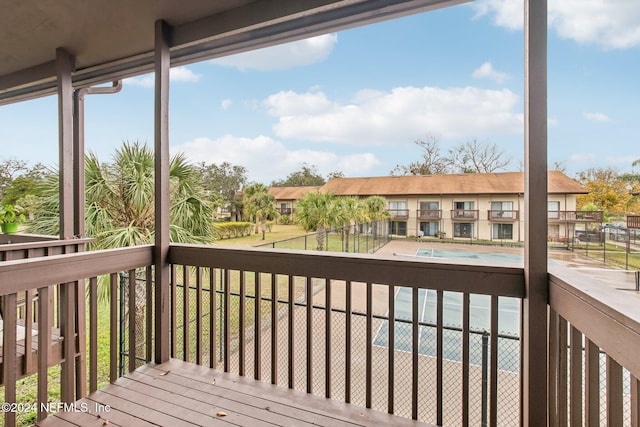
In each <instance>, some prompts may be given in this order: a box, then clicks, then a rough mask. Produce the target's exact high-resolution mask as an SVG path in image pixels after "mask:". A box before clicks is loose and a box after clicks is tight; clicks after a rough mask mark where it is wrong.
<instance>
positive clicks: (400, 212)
mask: <svg viewBox="0 0 640 427" xmlns="http://www.w3.org/2000/svg"><path fill="white" fill-rule="evenodd" d="M387 212H389V214H390V215H391V221H398V220H405V219H409V209H387Z"/></svg>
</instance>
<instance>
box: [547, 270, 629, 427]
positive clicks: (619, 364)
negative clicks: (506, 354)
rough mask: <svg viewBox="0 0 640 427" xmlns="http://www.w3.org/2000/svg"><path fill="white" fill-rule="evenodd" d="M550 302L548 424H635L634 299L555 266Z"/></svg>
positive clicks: (551, 282)
mask: <svg viewBox="0 0 640 427" xmlns="http://www.w3.org/2000/svg"><path fill="white" fill-rule="evenodd" d="M549 301H550V304H549V305H550V321H549V361H550V363H549V384H550V390H549V411H550V412H549V417H550V419H551V420H553V423H552V424H551V425H560V426H561V425H572V426H573V425H576V426H580V425H588V426H597V425H609V426H623V425H624V426H638V425H640V419H639V416H640V387H639V386H640V382H639V381H638V378H640V357H638V355H639V354H640V315H639V314H638V313H639V312H638V305H637V304H638V300H637V298H629V296H628V295H626V294H625V293H623V292H621V291H613V290H612V289H611V288H610V287H608V286H606V285H603V284H602V283H598V282H596V281H595V280H593V279H591V278H589V277H588V276H586V275H582V274H580V273H576V272H575V271H569V270H566V269H563V268H561V267H554V268H553V269H552V272H551V274H550V280H549ZM569 423H570V424H569Z"/></svg>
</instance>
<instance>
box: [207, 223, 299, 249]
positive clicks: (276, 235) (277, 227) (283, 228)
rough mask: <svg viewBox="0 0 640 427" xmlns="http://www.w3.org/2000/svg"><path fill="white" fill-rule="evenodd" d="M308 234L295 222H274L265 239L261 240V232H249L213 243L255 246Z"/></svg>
mask: <svg viewBox="0 0 640 427" xmlns="http://www.w3.org/2000/svg"><path fill="white" fill-rule="evenodd" d="M304 234H308V233H307V232H306V231H304V229H303V228H302V226H300V225H297V224H292V225H281V224H274V225H273V227H272V229H271V231H267V233H266V234H265V240H262V232H259V233H258V234H251V235H250V236H244V237H236V238H234V239H223V240H217V241H215V242H214V243H213V244H214V245H222V246H257V245H262V244H265V243H272V242H276V241H279V240H286V239H291V238H293V237H298V236H302V235H304Z"/></svg>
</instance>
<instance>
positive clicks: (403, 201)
mask: <svg viewBox="0 0 640 427" xmlns="http://www.w3.org/2000/svg"><path fill="white" fill-rule="evenodd" d="M299 189H300V190H299V191H300V193H299V194H300V197H302V196H303V195H304V194H306V193H307V192H309V191H315V190H316V189H317V188H310V187H299ZM270 191H272V194H274V195H275V196H276V199H277V200H278V203H279V205H278V207H279V208H280V209H282V208H283V207H288V206H291V208H293V207H294V206H295V200H297V199H299V198H300V197H297V196H296V195H295V192H293V191H292V192H291V193H288V194H287V193H286V192H287V191H290V190H286V188H281V189H277V188H271V189H270ZM320 191H323V192H331V193H333V194H335V195H337V196H357V197H361V198H365V197H369V196H372V195H379V196H383V197H384V198H385V199H386V200H387V203H388V211H389V213H390V214H391V231H392V234H394V235H398V236H407V237H410V236H432V237H439V236H441V235H444V236H446V237H447V238H449V237H453V238H460V239H482V240H503V241H522V240H524V220H525V219H524V217H523V215H521V213H522V212H524V173H522V172H504V173H489V174H479V173H473V174H453V175H417V176H380V177H369V178H333V179H331V180H330V181H329V182H327V183H326V184H325V185H324V186H322V187H320ZM274 192H278V194H277V195H276V193H274ZM586 193H587V191H586V190H585V188H584V187H583V186H581V185H580V184H579V183H577V182H576V181H574V180H573V179H571V178H569V177H568V176H566V175H565V174H563V173H562V172H558V171H552V172H549V200H548V205H547V211H548V221H549V227H548V239H549V240H550V241H563V240H566V239H569V238H570V237H572V236H574V232H575V227H576V224H585V223H601V222H602V212H599V211H596V212H589V211H577V210H576V196H577V195H578V194H586ZM285 194H287V195H286V196H285ZM288 203H290V204H288Z"/></svg>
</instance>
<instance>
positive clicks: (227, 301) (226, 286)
mask: <svg viewBox="0 0 640 427" xmlns="http://www.w3.org/2000/svg"><path fill="white" fill-rule="evenodd" d="M223 292H224V350H223V351H224V361H223V364H224V371H225V372H229V369H230V366H231V345H230V344H231V271H230V270H229V269H225V270H224V283H223Z"/></svg>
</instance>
